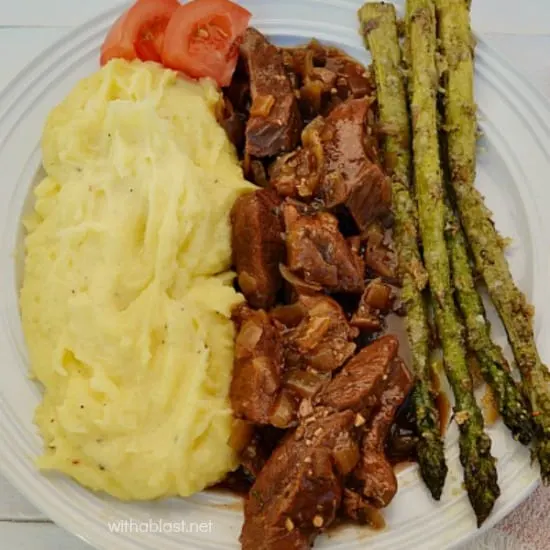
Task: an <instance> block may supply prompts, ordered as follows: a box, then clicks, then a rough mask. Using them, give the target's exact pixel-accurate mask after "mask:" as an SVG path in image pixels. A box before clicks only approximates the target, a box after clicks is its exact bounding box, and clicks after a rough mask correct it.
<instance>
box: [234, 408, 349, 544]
mask: <svg viewBox="0 0 550 550" xmlns="http://www.w3.org/2000/svg"><path fill="white" fill-rule="evenodd" d="M325 412H326V413H327V414H326V415H325ZM354 417H355V415H354V414H353V413H351V412H350V411H344V412H342V413H335V414H329V411H319V414H318V416H314V417H312V418H311V422H308V423H307V424H305V425H304V426H303V427H300V428H298V430H297V431H296V432H295V433H291V434H289V435H288V436H287V437H286V438H285V440H284V441H283V442H282V444H281V445H280V446H279V447H278V448H277V449H276V450H275V452H274V453H273V454H272V455H271V458H270V459H269V461H268V463H267V464H266V466H265V467H264V468H263V469H262V471H261V472H260V474H259V475H258V477H257V478H256V482H255V483H254V485H253V486H252V489H251V490H250V493H249V496H248V499H247V500H246V502H245V509H244V513H245V521H244V525H243V529H242V533H241V539H240V540H241V543H242V548H243V550H258V549H259V550H292V549H297V550H302V549H303V550H305V549H308V548H310V545H311V543H312V542H313V539H314V537H315V536H316V535H317V534H318V533H319V532H321V531H322V530H323V529H324V528H325V527H327V526H328V525H330V524H331V523H332V521H334V518H335V516H336V512H337V510H338V508H339V506H340V502H341V499H342V476H343V475H345V474H347V473H348V472H349V471H351V470H350V468H351V469H353V463H354V462H356V460H357V457H358V449H357V445H356V443H355V438H354V437H353V436H352V430H353V422H354ZM343 456H349V457H352V458H351V459H349V458H348V460H347V461H344V460H342V457H343ZM342 468H344V469H343V470H342Z"/></svg>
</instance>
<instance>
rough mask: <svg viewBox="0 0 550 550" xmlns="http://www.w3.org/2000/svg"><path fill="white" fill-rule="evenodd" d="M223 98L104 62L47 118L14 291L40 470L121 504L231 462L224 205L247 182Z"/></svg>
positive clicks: (204, 478) (165, 492) (183, 491)
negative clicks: (40, 389)
mask: <svg viewBox="0 0 550 550" xmlns="http://www.w3.org/2000/svg"><path fill="white" fill-rule="evenodd" d="M219 100H220V96H219V92H218V91H217V90H216V88H215V86H214V85H213V84H212V83H211V82H209V81H205V82H200V83H195V82H189V81H185V80H183V79H181V78H177V77H176V73H174V72H172V71H168V70H165V69H163V68H161V67H160V66H159V65H156V64H153V63H140V62H133V63H128V62H125V61H121V60H116V61H112V62H111V63H109V64H108V65H106V66H105V67H104V68H102V69H101V70H100V71H98V72H97V73H96V74H94V75H93V76H91V77H89V78H87V79H85V80H83V81H81V82H80V83H79V84H78V85H77V86H76V87H75V88H74V89H73V91H72V92H71V93H70V94H69V96H68V97H67V98H66V99H65V101H63V103H61V104H60V105H59V106H58V107H56V108H55V109H54V110H53V111H52V113H51V114H50V116H49V118H48V121H47V124H46V127H45V131H44V135H43V158H44V169H45V171H46V174H47V177H46V178H45V179H44V180H43V181H42V182H41V183H40V185H38V187H37V188H36V190H35V198H36V203H35V208H34V211H33V213H32V215H31V216H29V217H28V218H27V219H26V220H25V226H26V229H27V231H28V234H27V237H26V241H25V249H26V258H25V267H24V280H23V287H22V290H21V311H22V319H23V327H24V332H25V336H26V340H27V343H28V348H29V353H30V360H31V365H32V372H33V374H34V376H36V378H37V379H38V380H39V381H40V382H41V383H42V384H43V386H44V399H43V402H42V403H41V404H40V405H39V407H38V409H37V411H36V422H37V425H38V427H39V429H40V432H41V434H42V436H43V438H44V442H45V453H44V455H43V456H42V457H40V458H39V460H38V463H39V466H40V467H41V468H44V469H53V470H57V471H61V472H64V473H66V474H68V475H70V476H72V477H73V478H75V479H76V480H77V481H78V482H80V483H81V484H83V485H85V486H87V487H90V488H91V489H94V490H102V491H106V492H108V493H110V494H112V495H114V496H116V497H118V498H121V499H152V498H157V497H163V496H172V495H182V496H185V495H190V494H191V493H194V492H196V491H199V490H201V489H203V488H204V487H205V486H207V485H209V484H212V483H215V482H216V481H218V480H220V479H221V478H222V477H223V476H224V475H225V474H226V473H227V472H228V471H230V470H231V469H233V468H234V467H235V466H236V464H237V461H236V456H235V452H234V451H233V450H232V448H231V446H230V445H229V439H230V436H231V429H232V422H233V420H232V414H231V409H230V403H229V399H228V393H229V384H230V379H231V371H232V364H233V337H234V329H233V324H232V322H231V320H230V310H231V308H232V306H233V305H234V304H236V303H238V302H239V301H240V300H241V298H240V296H239V295H238V294H237V293H236V292H235V291H234V289H233V287H232V282H233V273H231V272H229V271H228V269H229V268H230V264H231V246H230V233H231V229H230V224H229V211H230V209H231V206H232V205H233V202H234V201H235V199H236V198H237V197H238V196H239V195H240V194H242V193H243V192H246V191H247V190H250V189H251V184H249V183H247V182H246V181H245V180H244V178H243V175H242V171H241V168H240V165H239V162H238V160H237V157H236V154H235V151H234V148H233V146H232V145H231V144H230V142H229V141H228V139H227V137H226V135H225V132H224V130H223V129H222V128H221V127H220V126H219V125H218V123H217V122H216V117H215V108H216V106H217V104H218V101H219Z"/></svg>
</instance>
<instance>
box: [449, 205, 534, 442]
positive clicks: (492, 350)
mask: <svg viewBox="0 0 550 550" xmlns="http://www.w3.org/2000/svg"><path fill="white" fill-rule="evenodd" d="M447 243H448V247H449V251H450V257H451V266H452V274H453V282H454V286H455V289H456V294H457V298H458V304H459V307H460V310H461V312H462V315H463V317H464V321H465V324H466V332H467V341H468V346H469V348H470V350H471V351H473V352H474V353H475V354H476V357H477V359H478V362H479V367H480V370H481V374H482V375H483V377H484V378H485V381H486V382H487V383H488V384H489V386H490V387H491V389H492V390H493V393H494V395H495V397H496V400H497V403H498V408H499V412H500V415H501V417H502V419H503V421H504V423H505V424H506V426H508V428H509V429H510V431H511V432H512V434H513V435H514V437H515V438H516V439H518V440H519V441H521V443H523V444H524V445H528V444H529V443H530V442H531V438H532V437H533V429H532V424H531V414H530V411H529V406H528V404H527V402H526V400H525V398H524V396H523V394H522V393H521V391H520V390H519V388H518V387H517V386H516V383H515V381H514V379H513V378H512V375H511V373H510V368H509V366H508V363H507V361H506V359H505V357H504V355H503V353H502V350H501V349H500V347H499V346H497V345H496V344H495V343H494V342H493V341H492V340H491V332H490V326H489V322H488V321H487V317H486V314H485V308H484V306H483V302H482V300H481V298H480V296H479V294H478V292H477V290H476V286H475V281H474V277H473V275H472V269H471V265H470V261H469V255H468V248H467V244H466V240H465V237H464V234H463V232H462V228H461V227H460V222H459V221H458V220H457V218H456V215H455V213H454V212H453V210H452V209H451V208H450V207H449V208H448V210H447Z"/></svg>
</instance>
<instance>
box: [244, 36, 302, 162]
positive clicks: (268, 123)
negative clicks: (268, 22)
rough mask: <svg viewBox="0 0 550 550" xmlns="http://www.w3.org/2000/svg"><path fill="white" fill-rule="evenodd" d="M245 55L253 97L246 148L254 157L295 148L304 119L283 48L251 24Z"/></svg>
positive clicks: (271, 154)
mask: <svg viewBox="0 0 550 550" xmlns="http://www.w3.org/2000/svg"><path fill="white" fill-rule="evenodd" d="M241 55H242V57H243V58H244V60H245V62H246V67H247V70H248V74H249V78H250V93H251V97H252V105H251V107H250V118H249V120H248V123H247V125H246V149H245V150H246V152H247V153H248V154H249V155H251V156H253V157H272V156H275V155H278V154H279V153H282V152H285V151H292V150H293V149H294V148H295V147H296V145H297V144H298V138H299V134H300V131H301V119H300V112H299V110H298V103H297V100H296V96H295V95H294V90H293V88H292V84H291V82H290V80H289V78H288V76H287V74H286V72H285V68H284V65H283V56H282V53H281V51H280V50H279V49H278V48H277V47H275V46H274V45H272V44H270V43H269V42H268V41H267V39H266V38H265V37H264V36H263V35H262V34H261V33H260V32H258V31H257V30H256V29H253V28H248V29H247V31H246V32H245V35H244V39H243V43H242V44H241Z"/></svg>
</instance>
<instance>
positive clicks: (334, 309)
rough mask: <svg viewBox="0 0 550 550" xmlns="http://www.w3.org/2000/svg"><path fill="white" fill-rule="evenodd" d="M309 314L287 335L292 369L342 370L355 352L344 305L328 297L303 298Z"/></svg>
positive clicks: (351, 330)
mask: <svg viewBox="0 0 550 550" xmlns="http://www.w3.org/2000/svg"><path fill="white" fill-rule="evenodd" d="M298 303H299V304H301V305H302V307H303V309H304V311H305V312H306V313H305V315H304V318H303V319H302V321H301V322H300V323H299V324H298V326H296V327H295V328H294V329H293V330H290V331H289V332H287V334H286V335H285V357H286V364H287V367H288V368H289V369H292V368H295V369H296V368H298V369H306V368H310V369H314V370H316V371H321V372H330V371H333V370H336V369H338V368H339V367H341V366H342V365H343V364H344V363H345V362H346V361H347V360H348V359H349V358H350V357H351V356H352V355H353V354H354V352H355V349H356V347H357V346H356V344H355V343H354V339H355V338H357V336H358V335H359V331H358V330H357V329H355V328H352V327H351V326H350V325H349V323H348V320H347V319H346V316H345V314H344V311H343V310H342V308H341V306H340V305H339V304H338V302H336V301H335V300H333V299H332V298H330V297H328V296H322V295H317V296H301V297H300V298H299V300H298Z"/></svg>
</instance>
